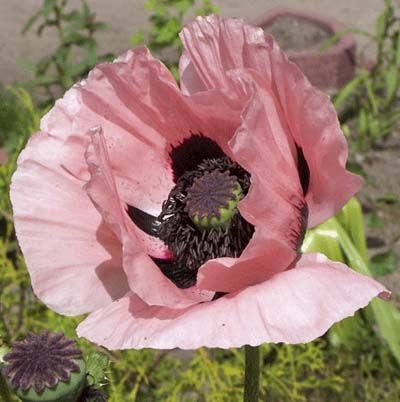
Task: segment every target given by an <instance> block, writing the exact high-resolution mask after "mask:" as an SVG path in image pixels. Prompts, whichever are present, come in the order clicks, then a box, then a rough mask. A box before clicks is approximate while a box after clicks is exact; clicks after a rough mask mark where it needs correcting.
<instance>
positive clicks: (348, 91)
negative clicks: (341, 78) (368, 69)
mask: <svg viewBox="0 0 400 402" xmlns="http://www.w3.org/2000/svg"><path fill="white" fill-rule="evenodd" d="M363 80H364V75H363V74H362V75H358V76H356V77H354V78H353V79H352V80H351V81H349V82H348V83H347V84H346V85H345V86H344V87H343V88H342V89H341V90H340V91H339V93H338V94H337V95H336V96H335V98H334V100H333V104H334V106H335V108H336V109H337V108H339V107H341V106H342V104H343V103H344V102H345V101H346V100H347V98H348V97H349V96H350V95H353V94H355V93H356V90H357V89H358V87H359V86H360V84H361V83H362V82H363Z"/></svg>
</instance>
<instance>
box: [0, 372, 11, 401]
mask: <svg viewBox="0 0 400 402" xmlns="http://www.w3.org/2000/svg"><path fill="white" fill-rule="evenodd" d="M0 368H1V365H0ZM0 401H11V394H10V391H9V389H8V386H7V384H6V381H5V379H4V378H3V376H2V375H1V374H0Z"/></svg>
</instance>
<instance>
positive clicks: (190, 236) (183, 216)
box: [154, 156, 254, 288]
mask: <svg viewBox="0 0 400 402" xmlns="http://www.w3.org/2000/svg"><path fill="white" fill-rule="evenodd" d="M214 171H218V172H219V173H221V174H223V175H224V176H226V175H227V176H232V177H235V178H236V181H237V183H239V185H240V187H241V188H242V191H243V193H244V195H245V194H247V191H248V189H249V187H250V175H249V173H247V172H246V171H245V170H244V169H243V168H242V167H241V166H239V165H238V164H237V163H235V162H233V161H231V160H230V159H229V158H228V157H226V156H225V157H222V158H218V159H207V160H204V161H203V162H202V163H200V164H199V165H198V166H197V168H196V169H195V170H193V171H190V172H186V173H185V174H184V175H182V176H181V177H180V178H179V180H178V182H177V184H176V186H175V187H174V188H173V189H172V191H171V192H170V194H169V196H168V199H167V200H166V201H165V202H164V204H163V208H162V212H161V214H160V216H159V217H158V220H159V221H160V226H159V229H158V237H159V238H160V239H161V240H163V241H164V242H165V244H166V245H167V246H168V248H169V250H170V251H171V252H172V253H173V254H174V256H175V257H174V259H172V260H170V261H167V260H154V261H155V262H156V263H157V264H158V266H159V267H160V269H161V271H162V272H163V273H164V275H166V276H167V277H168V278H169V279H170V280H171V281H172V282H174V283H175V284H176V285H177V286H178V287H180V288H187V287H190V286H193V285H194V284H195V283H196V276H197V271H198V269H199V268H200V266H201V265H203V264H204V263H205V262H206V261H208V260H210V259H213V258H218V257H239V256H240V255H241V253H242V252H243V250H244V248H245V247H246V246H247V244H248V242H249V241H250V239H251V237H252V236H253V233H254V226H253V225H251V224H250V223H248V222H247V221H246V220H245V219H244V218H243V217H242V216H241V215H240V213H239V211H236V213H235V214H234V215H233V217H232V219H231V221H230V222H229V225H228V226H227V227H211V228H210V229H209V230H203V231H202V230H199V229H198V228H197V227H196V226H195V224H194V223H193V221H192V219H191V218H190V216H189V215H188V213H187V212H186V211H185V209H186V200H187V196H188V191H189V189H190V188H191V187H192V185H193V183H194V181H195V180H196V179H198V178H200V177H203V176H204V175H205V174H210V173H212V172H214Z"/></svg>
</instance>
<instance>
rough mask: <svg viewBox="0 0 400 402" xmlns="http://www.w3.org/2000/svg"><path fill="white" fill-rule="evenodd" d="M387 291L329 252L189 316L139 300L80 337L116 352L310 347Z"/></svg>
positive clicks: (121, 305) (91, 320) (93, 323)
mask: <svg viewBox="0 0 400 402" xmlns="http://www.w3.org/2000/svg"><path fill="white" fill-rule="evenodd" d="M380 294H383V295H386V294H387V291H386V289H385V288H384V287H383V286H382V285H380V284H379V283H378V282H376V281H374V280H373V279H372V278H369V277H366V276H363V275H360V274H358V273H356V272H354V271H352V270H351V269H349V268H347V267H346V266H345V265H343V264H341V263H337V262H331V261H329V260H328V259H327V258H326V257H324V256H322V255H321V254H310V255H306V256H303V257H302V258H301V259H300V261H299V262H298V264H297V266H296V267H295V268H294V269H291V270H289V271H285V272H281V273H279V274H277V275H275V276H274V277H272V278H271V279H270V280H268V281H266V282H264V283H262V284H260V285H256V286H252V287H249V288H247V289H245V290H243V291H242V292H239V293H235V294H229V295H226V296H224V297H221V298H220V299H218V300H215V301H211V302H208V303H203V304H200V305H196V306H193V307H189V308H187V309H183V310H172V309H168V308H162V307H149V306H147V305H146V304H145V303H143V302H142V301H141V300H140V299H139V298H138V297H137V296H134V295H131V296H130V297H124V298H122V299H121V300H118V301H116V302H114V303H112V304H111V305H110V306H108V307H106V308H103V309H101V310H99V311H96V312H94V313H92V314H91V315H90V316H89V317H88V318H87V319H86V320H85V321H83V322H82V323H81V324H80V325H79V327H78V334H79V336H83V337H85V338H88V339H89V340H90V341H92V342H95V343H97V344H99V345H102V346H105V347H106V348H108V349H129V348H137V349H140V348H148V347H150V348H157V349H158V348H159V349H171V348H175V347H179V348H181V349H195V348H199V347H202V346H206V347H213V348H214V347H220V348H231V347H240V346H242V345H245V344H248V345H253V346H255V345H260V344H261V343H264V342H274V343H277V342H284V343H303V342H310V341H312V340H314V339H315V338H317V337H319V336H321V335H323V334H324V333H325V332H326V331H327V330H328V329H329V328H330V326H331V325H332V324H334V323H335V322H337V321H340V320H342V319H343V318H345V317H348V316H351V315H353V314H354V312H355V311H356V310H358V309H359V308H362V307H365V306H366V305H367V304H368V303H369V301H370V300H371V299H372V298H373V297H375V296H378V295H380Z"/></svg>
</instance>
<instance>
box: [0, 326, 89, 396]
mask: <svg viewBox="0 0 400 402" xmlns="http://www.w3.org/2000/svg"><path fill="white" fill-rule="evenodd" d="M4 361H5V363H6V364H5V366H4V367H3V369H2V374H3V375H4V377H5V379H6V381H7V383H8V385H9V387H10V388H11V389H12V390H13V391H14V392H15V393H16V395H17V396H18V397H19V398H21V400H22V401H23V402H53V401H54V402H56V401H57V402H76V401H77V400H78V398H79V396H80V395H81V393H82V390H83V389H84V387H85V384H86V364H85V361H84V359H83V357H82V352H81V351H80V350H79V349H77V348H76V345H75V341H73V340H70V339H67V338H65V337H64V334H62V333H51V332H49V331H43V332H41V333H40V334H32V333H30V334H28V335H27V337H26V338H25V339H24V340H23V341H17V342H14V344H13V345H12V349H11V352H10V353H7V354H6V355H5V356H4Z"/></svg>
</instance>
